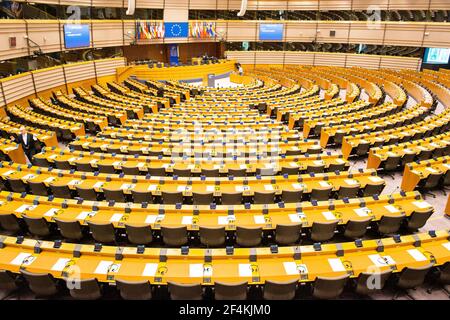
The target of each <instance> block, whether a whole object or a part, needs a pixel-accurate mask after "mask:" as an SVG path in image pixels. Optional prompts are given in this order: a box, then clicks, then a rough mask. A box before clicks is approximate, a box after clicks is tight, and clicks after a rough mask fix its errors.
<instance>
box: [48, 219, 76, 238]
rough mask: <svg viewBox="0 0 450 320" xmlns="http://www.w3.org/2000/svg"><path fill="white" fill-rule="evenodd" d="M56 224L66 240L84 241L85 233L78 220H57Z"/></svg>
mask: <svg viewBox="0 0 450 320" xmlns="http://www.w3.org/2000/svg"><path fill="white" fill-rule="evenodd" d="M55 222H56V225H57V226H58V229H59V232H60V233H61V235H62V236H63V237H64V238H66V239H69V240H74V241H80V240H81V239H83V231H82V230H81V225H80V223H79V222H78V221H77V220H60V219H56V218H55Z"/></svg>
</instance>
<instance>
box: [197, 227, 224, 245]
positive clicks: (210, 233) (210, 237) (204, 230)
mask: <svg viewBox="0 0 450 320" xmlns="http://www.w3.org/2000/svg"><path fill="white" fill-rule="evenodd" d="M199 236H200V243H201V244H203V245H205V246H207V247H220V246H223V245H224V244H225V238H226V234H225V227H223V226H220V227H204V226H200V227H199Z"/></svg>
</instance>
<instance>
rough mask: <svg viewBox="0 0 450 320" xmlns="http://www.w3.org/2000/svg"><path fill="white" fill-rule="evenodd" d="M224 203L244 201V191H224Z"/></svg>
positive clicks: (232, 203)
mask: <svg viewBox="0 0 450 320" xmlns="http://www.w3.org/2000/svg"><path fill="white" fill-rule="evenodd" d="M221 203H222V205H238V204H241V203H242V192H222V196H221Z"/></svg>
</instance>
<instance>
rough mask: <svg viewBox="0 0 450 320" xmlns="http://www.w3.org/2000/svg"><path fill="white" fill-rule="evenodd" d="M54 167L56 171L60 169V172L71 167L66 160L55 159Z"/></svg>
mask: <svg viewBox="0 0 450 320" xmlns="http://www.w3.org/2000/svg"><path fill="white" fill-rule="evenodd" d="M54 164H55V167H56V169H60V170H71V169H72V166H71V165H70V163H69V161H67V160H56V159H55V162H54Z"/></svg>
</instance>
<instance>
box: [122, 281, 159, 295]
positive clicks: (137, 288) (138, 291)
mask: <svg viewBox="0 0 450 320" xmlns="http://www.w3.org/2000/svg"><path fill="white" fill-rule="evenodd" d="M116 286H117V289H119V292H120V296H121V297H122V299H124V300H150V299H151V298H152V297H153V294H152V287H151V285H150V282H148V280H147V281H136V282H135V281H125V280H119V279H116Z"/></svg>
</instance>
